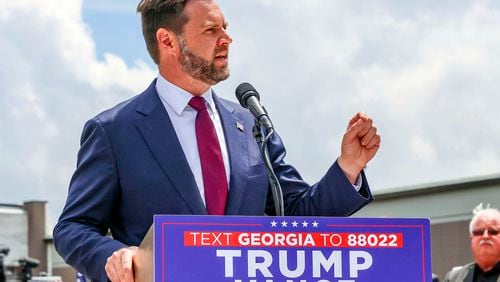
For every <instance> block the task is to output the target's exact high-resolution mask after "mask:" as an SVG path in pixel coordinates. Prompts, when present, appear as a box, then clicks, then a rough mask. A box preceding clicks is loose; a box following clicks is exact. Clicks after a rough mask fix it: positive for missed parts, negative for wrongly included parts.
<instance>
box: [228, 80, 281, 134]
mask: <svg viewBox="0 0 500 282" xmlns="http://www.w3.org/2000/svg"><path fill="white" fill-rule="evenodd" d="M235 92H236V98H237V99H238V101H239V102H240V105H241V106H242V107H243V108H246V109H249V110H250V112H251V113H252V115H253V116H254V117H255V119H256V120H257V121H258V122H259V123H260V124H261V126H263V127H264V128H265V129H266V130H270V129H272V128H273V123H272V122H271V119H270V118H269V116H268V115H267V111H266V109H264V107H262V105H261V104H260V100H259V99H260V96H259V93H257V90H255V88H254V87H253V86H252V85H251V84H250V83H247V82H243V83H241V84H240V85H239V86H238V87H236V91H235Z"/></svg>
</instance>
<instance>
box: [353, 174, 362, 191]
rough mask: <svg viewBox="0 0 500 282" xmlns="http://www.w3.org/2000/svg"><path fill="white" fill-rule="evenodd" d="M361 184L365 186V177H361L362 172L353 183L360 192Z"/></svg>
mask: <svg viewBox="0 0 500 282" xmlns="http://www.w3.org/2000/svg"><path fill="white" fill-rule="evenodd" d="M361 186H363V178H362V177H361V173H360V174H359V175H358V178H356V182H355V183H354V184H352V187H353V188H354V189H355V190H356V192H359V189H361Z"/></svg>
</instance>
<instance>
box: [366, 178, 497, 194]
mask: <svg viewBox="0 0 500 282" xmlns="http://www.w3.org/2000/svg"><path fill="white" fill-rule="evenodd" d="M493 185H500V174H491V175H486V176H478V177H468V178H461V179H455V180H449V181H439V182H431V183H426V184H418V185H410V186H403V187H397V188H390V189H384V190H380V191H374V192H373V196H374V197H376V198H377V200H382V199H392V198H399V197H403V196H405V197H407V196H417V195H422V194H432V193H441V192H446V191H449V190H454V191H456V190H463V189H469V188H474V187H477V186H493Z"/></svg>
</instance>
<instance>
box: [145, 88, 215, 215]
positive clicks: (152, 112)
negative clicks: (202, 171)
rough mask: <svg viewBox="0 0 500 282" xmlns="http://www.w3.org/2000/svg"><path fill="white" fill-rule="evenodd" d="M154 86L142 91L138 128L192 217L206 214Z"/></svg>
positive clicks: (184, 157) (191, 174)
mask: <svg viewBox="0 0 500 282" xmlns="http://www.w3.org/2000/svg"><path fill="white" fill-rule="evenodd" d="M155 84H156V80H154V81H153V83H152V84H151V85H150V86H149V88H148V89H147V90H146V91H145V94H144V100H143V103H142V104H141V105H140V106H139V107H138V109H137V112H139V113H141V114H143V115H144V119H142V121H140V122H139V123H138V124H137V128H138V129H139V131H140V132H141V134H142V136H143V138H144V140H145V142H146V143H147V145H148V147H149V149H150V150H151V152H152V153H153V155H154V156H155V158H156V160H157V161H158V162H159V163H160V166H161V167H162V169H163V171H164V172H165V174H166V175H167V176H168V178H169V179H170V180H171V181H172V183H173V185H174V188H175V189H176V190H177V192H178V193H179V194H180V196H181V197H182V198H183V199H184V201H185V202H186V205H187V206H188V207H189V208H190V209H191V211H192V213H193V214H207V211H206V209H205V205H204V204H203V201H202V199H201V196H200V193H199V190H198V188H197V185H196V182H195V180H194V176H193V173H192V172H191V169H190V167H189V164H188V162H187V160H186V156H185V155H184V152H183V150H182V147H181V145H180V143H179V139H178V138H177V135H176V133H175V130H174V127H173V125H172V122H171V121H170V118H169V116H168V113H167V111H166V110H165V107H164V106H163V104H162V103H161V100H160V98H159V97H158V94H157V92H156V88H155ZM165 185H168V184H165Z"/></svg>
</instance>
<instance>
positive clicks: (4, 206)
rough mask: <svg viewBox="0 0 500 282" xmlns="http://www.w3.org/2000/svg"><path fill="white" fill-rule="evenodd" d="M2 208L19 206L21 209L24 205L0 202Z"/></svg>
mask: <svg viewBox="0 0 500 282" xmlns="http://www.w3.org/2000/svg"><path fill="white" fill-rule="evenodd" d="M0 208H19V209H24V206H23V205H16V204H2V203H0Z"/></svg>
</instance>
